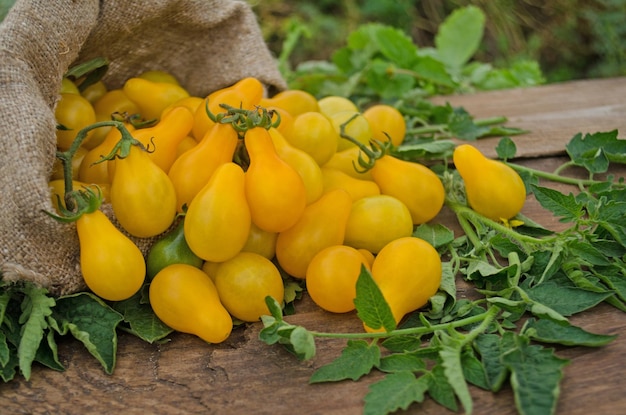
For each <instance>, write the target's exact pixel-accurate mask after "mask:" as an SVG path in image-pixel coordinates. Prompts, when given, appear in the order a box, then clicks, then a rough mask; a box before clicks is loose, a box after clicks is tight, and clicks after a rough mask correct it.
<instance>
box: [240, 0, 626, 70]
mask: <svg viewBox="0 0 626 415" xmlns="http://www.w3.org/2000/svg"><path fill="white" fill-rule="evenodd" d="M247 1H248V3H249V4H250V5H251V6H252V7H253V10H254V11H255V13H256V14H257V16H258V18H259V23H260V25H261V28H262V31H263V35H264V38H265V40H266V42H267V44H268V45H269V48H270V49H271V50H272V52H274V54H275V55H276V56H278V55H279V54H280V51H281V49H282V44H283V41H284V40H285V37H286V35H287V33H289V30H290V29H289V28H290V27H293V25H299V26H301V27H303V28H304V29H305V33H306V35H305V36H304V37H302V38H301V39H300V40H299V43H298V46H297V47H296V49H295V50H294V52H293V53H292V54H291V56H290V61H291V63H292V65H297V64H298V63H300V62H303V61H307V60H329V59H330V57H331V56H332V53H333V52H334V51H335V50H337V49H338V48H340V47H342V46H344V45H345V39H346V36H347V35H348V33H350V32H351V31H352V30H354V29H356V28H357V27H358V26H359V25H360V24H363V23H366V22H380V23H384V24H388V25H392V26H395V27H397V28H399V29H402V30H403V31H404V32H405V33H407V34H409V35H410V36H411V37H412V38H413V40H414V41H415V43H416V44H417V45H418V46H420V47H427V46H432V45H433V37H434V35H435V33H436V31H437V28H438V26H439V25H440V23H441V22H442V21H443V20H444V19H445V17H446V16H448V15H449V14H450V12H451V11H452V10H454V9H455V8H458V7H462V6H466V5H470V4H471V5H475V6H478V7H480V8H481V9H482V10H483V12H484V13H485V15H486V17H487V20H486V28H485V37H484V39H483V44H482V46H481V49H480V51H479V53H478V54H477V55H475V56H474V58H475V59H477V60H479V61H482V62H490V63H493V64H494V65H496V66H507V65H510V64H511V63H512V62H514V61H516V60H519V59H531V60H535V61H537V62H538V63H539V65H540V67H541V69H542V71H543V73H544V76H545V78H546V80H547V81H548V82H557V81H565V80H572V79H585V78H601V77H611V76H623V75H626V0H548V1H545V0H518V1H515V0H473V1H464V0H422V1H409V0H345V1H340V2H338V1H335V0H318V1H316V2H309V1H288V0H247Z"/></svg>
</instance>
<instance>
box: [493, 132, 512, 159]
mask: <svg viewBox="0 0 626 415" xmlns="http://www.w3.org/2000/svg"><path fill="white" fill-rule="evenodd" d="M516 152H517V146H516V145H515V141H513V140H511V137H502V138H501V139H500V141H499V142H498V145H497V146H496V153H498V157H499V158H501V159H502V160H508V159H512V158H513V157H515V153H516Z"/></svg>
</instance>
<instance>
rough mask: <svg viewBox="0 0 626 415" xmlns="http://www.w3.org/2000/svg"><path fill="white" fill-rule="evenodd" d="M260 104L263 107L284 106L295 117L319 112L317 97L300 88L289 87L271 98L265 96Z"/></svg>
mask: <svg viewBox="0 0 626 415" xmlns="http://www.w3.org/2000/svg"><path fill="white" fill-rule="evenodd" d="M259 105H261V106H262V107H278V108H282V109H284V110H285V111H287V112H288V113H289V114H291V115H292V116H294V117H297V116H298V115H300V114H304V113H305V112H311V111H317V112H319V105H318V104H317V99H315V97H314V96H313V95H311V94H310V93H308V92H306V91H303V90H300V89H287V90H284V91H281V92H279V93H278V94H276V95H274V96H273V97H271V98H263V99H262V100H261V101H260V103H259Z"/></svg>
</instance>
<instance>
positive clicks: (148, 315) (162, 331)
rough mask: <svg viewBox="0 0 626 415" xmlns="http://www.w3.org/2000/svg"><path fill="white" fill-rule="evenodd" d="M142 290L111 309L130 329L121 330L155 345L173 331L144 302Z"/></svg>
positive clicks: (113, 304)
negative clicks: (120, 316)
mask: <svg viewBox="0 0 626 415" xmlns="http://www.w3.org/2000/svg"><path fill="white" fill-rule="evenodd" d="M142 291H143V290H140V291H139V292H137V293H136V294H135V295H133V296H132V297H131V298H129V299H128V300H124V301H116V302H111V303H109V305H110V306H111V308H112V309H113V310H115V311H117V312H118V313H120V314H121V315H122V317H123V319H124V320H123V321H124V322H125V323H127V324H128V327H124V326H121V325H120V328H121V329H123V330H125V331H128V332H129V333H132V334H134V335H135V336H137V337H139V338H140V339H142V340H143V341H146V342H148V343H154V342H155V341H158V340H161V339H163V338H165V337H166V336H167V335H168V334H170V333H172V331H173V330H172V329H171V328H169V327H168V326H167V325H166V324H165V323H163V322H162V321H161V320H159V318H158V317H157V316H156V315H155V314H154V312H153V311H152V307H150V304H149V303H148V302H147V301H145V300H144V301H142V298H143V296H144V295H145V294H143V293H142Z"/></svg>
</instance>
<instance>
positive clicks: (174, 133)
mask: <svg viewBox="0 0 626 415" xmlns="http://www.w3.org/2000/svg"><path fill="white" fill-rule="evenodd" d="M192 127H193V114H192V113H191V111H189V110H188V109H187V108H186V107H182V106H181V107H175V108H172V109H171V110H170V111H168V112H167V113H165V114H164V115H163V118H161V119H160V121H159V122H158V123H157V124H155V125H154V126H152V127H148V128H141V129H138V130H135V131H134V132H133V138H135V139H136V140H137V141H139V142H140V143H141V144H143V145H144V146H145V147H147V148H150V149H151V151H150V152H149V153H148V156H149V157H150V158H151V159H152V161H154V163H155V164H156V165H157V166H159V167H160V168H161V170H163V171H164V172H165V173H168V172H169V170H170V168H171V166H172V164H173V163H174V160H175V159H176V149H177V148H178V144H179V143H180V142H181V141H182V140H183V139H184V138H185V137H187V135H188V134H189V133H190V132H191V128H192Z"/></svg>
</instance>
